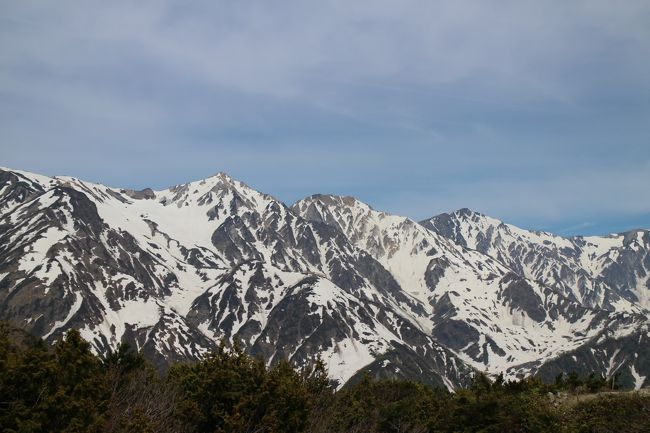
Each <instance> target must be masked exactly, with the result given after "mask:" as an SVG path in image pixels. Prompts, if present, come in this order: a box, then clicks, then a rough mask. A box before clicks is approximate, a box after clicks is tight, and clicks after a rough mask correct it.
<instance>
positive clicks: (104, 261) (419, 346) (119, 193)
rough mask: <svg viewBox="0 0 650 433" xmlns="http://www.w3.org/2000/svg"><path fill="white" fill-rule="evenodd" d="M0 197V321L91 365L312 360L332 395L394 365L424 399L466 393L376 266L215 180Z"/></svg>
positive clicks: (237, 186)
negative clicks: (418, 381) (385, 359)
mask: <svg viewBox="0 0 650 433" xmlns="http://www.w3.org/2000/svg"><path fill="white" fill-rule="evenodd" d="M0 181H1V182H2V183H1V184H0V319H4V320H9V321H11V322H12V323H14V324H16V325H18V326H20V327H22V328H23V329H26V330H28V331H30V332H33V333H35V334H37V335H40V336H43V337H44V338H45V339H46V340H49V341H53V340H55V339H57V338H59V337H60V336H61V334H62V333H63V332H64V331H65V330H67V329H69V328H78V329H80V330H81V332H82V335H83V336H84V337H85V338H86V339H88V340H89V341H91V342H92V344H93V346H94V347H95V349H96V350H97V351H98V352H105V351H107V350H109V349H111V348H113V347H115V345H116V344H117V343H118V342H119V341H121V340H126V341H129V342H131V343H132V344H135V345H136V347H139V348H141V349H142V350H144V351H145V353H146V354H147V355H148V356H150V357H151V358H152V359H154V360H155V362H156V363H157V365H158V366H159V367H161V368H162V367H164V365H165V364H166V363H168V362H169V361H170V360H187V359H197V358H200V357H202V356H204V355H205V354H206V352H207V351H209V350H210V349H211V348H212V347H213V346H214V344H216V343H217V342H218V341H220V340H221V339H226V340H227V341H230V342H234V341H240V342H242V344H244V346H245V347H246V348H247V349H248V350H249V351H250V352H251V353H254V354H259V355H260V356H263V357H264V359H266V360H268V361H269V362H273V361H274V360H277V359H280V358H281V357H286V358H289V359H291V360H293V361H294V362H296V363H298V364H301V363H304V362H308V360H310V359H312V358H313V357H315V355H316V354H318V353H322V354H323V357H324V359H325V361H326V362H327V364H328V367H329V370H330V373H331V374H332V375H333V376H334V378H336V379H338V380H339V381H340V383H343V382H344V381H345V380H347V379H348V378H349V377H350V376H352V375H353V374H354V373H355V372H356V371H357V370H358V369H359V368H361V367H363V366H364V365H366V364H369V363H371V362H373V361H374V359H375V358H376V357H378V356H380V355H382V354H386V353H401V354H402V357H406V358H409V359H413V358H418V359H422V360H424V361H423V362H422V365H427V366H428V367H429V371H427V372H426V373H427V374H428V375H431V376H432V377H434V379H433V381H434V382H437V383H439V384H443V383H444V384H448V385H449V386H453V385H455V384H459V383H464V382H465V381H466V380H467V379H468V375H469V373H470V370H469V369H468V368H467V367H465V366H464V365H463V363H462V362H461V361H459V360H457V359H456V358H455V356H454V355H453V354H452V353H451V352H450V351H448V350H447V349H445V348H444V347H441V346H440V345H438V344H437V343H436V342H435V340H434V339H433V338H432V337H431V336H430V335H428V333H427V332H425V330H423V329H421V328H420V327H418V326H417V324H416V323H414V322H412V321H410V320H409V318H408V317H407V315H406V312H409V311H411V310H412V309H417V307H418V304H417V302H415V301H414V300H413V299H411V298H410V297H409V296H407V295H405V294H404V292H403V291H402V289H401V287H400V285H399V284H398V282H397V281H395V279H394V278H393V277H392V275H391V274H390V273H389V272H388V271H387V270H386V269H385V268H384V267H383V266H382V265H381V264H380V263H379V262H377V261H376V260H375V259H373V258H372V257H371V256H370V255H369V254H368V253H366V252H365V251H363V250H361V249H358V248H356V247H355V246H354V245H352V244H350V243H349V242H348V240H347V239H346V237H345V236H343V235H342V234H341V233H340V232H339V231H337V230H335V229H333V228H332V227H330V226H328V225H326V224H319V223H314V222H309V221H306V220H305V219H303V218H301V217H299V216H296V215H295V214H293V213H292V212H291V211H290V210H289V209H288V208H287V207H286V206H285V205H284V204H282V203H280V202H278V201H277V200H275V199H273V198H272V197H270V196H268V195H265V194H261V193H258V192H256V191H254V190H252V189H251V188H249V187H247V186H246V185H244V184H243V183H241V182H237V181H235V180H233V179H231V178H230V177H228V176H227V175H225V174H218V175H215V176H213V177H210V178H208V179H204V180H201V181H197V182H191V183H188V184H184V185H179V186H176V187H173V188H169V189H166V190H162V191H152V190H143V191H132V190H123V189H114V188H109V187H106V186H103V185H98V184H92V183H88V182H84V181H81V180H78V179H75V178H68V177H56V178H48V177H44V176H39V175H34V174H31V173H25V172H20V171H16V170H13V171H12V170H8V169H3V170H0ZM398 375H399V374H398Z"/></svg>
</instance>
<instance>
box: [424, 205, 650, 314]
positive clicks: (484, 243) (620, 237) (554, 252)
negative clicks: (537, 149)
mask: <svg viewBox="0 0 650 433" xmlns="http://www.w3.org/2000/svg"><path fill="white" fill-rule="evenodd" d="M421 224H422V225H423V226H424V227H426V228H428V229H430V230H432V231H434V232H436V233H438V234H439V235H441V236H444V237H446V238H447V239H450V240H452V241H453V242H455V243H457V244H459V245H462V246H465V247H467V248H470V249H474V250H477V251H479V252H481V253H483V254H486V255H488V256H490V257H492V258H494V259H496V260H498V261H499V262H501V263H503V264H504V265H506V266H508V267H510V268H511V269H512V270H514V271H515V272H516V273H517V274H518V275H521V276H524V277H526V278H530V279H534V280H537V281H539V282H540V283H542V284H545V285H548V286H549V287H553V288H555V289H557V290H559V291H561V292H562V293H564V294H565V295H566V296H568V297H570V298H573V299H575V300H577V301H578V302H580V303H581V304H583V305H585V306H589V307H600V308H605V309H609V310H612V311H628V312H640V313H644V314H648V312H649V311H650V232H649V231H648V230H634V231H630V232H627V233H622V234H616V235H610V236H602V237H598V236H590V237H581V236H576V237H571V238H562V237H559V236H555V235H553V234H551V233H545V232H531V231H526V230H522V229H519V228H517V227H515V226H512V225H509V224H505V223H503V222H501V221H499V220H496V219H494V218H490V217H488V216H485V215H482V214H480V213H476V212H472V211H470V210H469V209H461V210H459V211H456V212H453V213H451V214H442V215H438V216H435V217H433V218H431V219H428V220H425V221H422V222H421Z"/></svg>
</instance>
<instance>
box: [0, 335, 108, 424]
mask: <svg viewBox="0 0 650 433" xmlns="http://www.w3.org/2000/svg"><path fill="white" fill-rule="evenodd" d="M0 344H1V345H2V346H3V349H1V350H0V353H3V354H8V353H10V352H13V353H12V356H11V357H9V356H6V355H5V358H4V359H3V368H2V371H1V372H0V390H1V392H0V395H2V398H1V399H2V401H0V425H1V426H2V427H3V431H5V432H51V431H58V432H99V431H101V428H102V425H103V419H102V414H103V413H104V411H105V410H106V404H107V396H108V388H107V384H106V382H105V380H104V375H103V374H102V373H103V370H102V366H101V363H100V361H99V359H97V357H95V356H94V355H93V354H92V353H91V352H90V346H89V345H88V343H87V342H85V341H84V340H83V339H82V338H81V336H80V335H79V333H78V332H77V331H70V332H68V333H67V334H66V336H65V338H64V339H63V340H61V341H60V342H58V343H57V344H56V345H55V346H54V349H53V350H48V348H46V347H45V345H44V344H43V343H42V342H40V343H36V344H34V345H32V346H30V347H28V348H26V349H23V350H21V351H15V350H14V349H15V348H14V349H12V348H10V343H9V341H8V340H7V339H6V338H5V339H4V340H3V341H1V342H0Z"/></svg>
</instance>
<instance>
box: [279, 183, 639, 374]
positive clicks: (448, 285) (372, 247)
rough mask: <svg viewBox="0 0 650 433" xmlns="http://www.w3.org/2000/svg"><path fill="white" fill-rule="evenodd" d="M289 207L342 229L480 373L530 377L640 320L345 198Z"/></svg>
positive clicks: (416, 315)
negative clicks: (607, 332) (603, 335)
mask: <svg viewBox="0 0 650 433" xmlns="http://www.w3.org/2000/svg"><path fill="white" fill-rule="evenodd" d="M292 208H293V210H294V211H295V212H296V213H297V214H299V215H301V216H303V217H305V218H308V219H310V220H312V221H316V222H324V223H326V224H329V225H331V226H332V227H335V228H337V229H339V230H341V231H342V232H343V233H345V235H346V236H347V238H348V239H349V240H350V242H352V243H353V244H355V245H356V246H358V247H359V248H362V249H364V250H366V251H367V252H368V253H369V254H371V255H372V256H373V257H375V258H376V259H377V260H378V261H379V262H380V263H381V264H382V265H384V267H385V268H386V269H388V270H389V271H390V272H391V273H392V274H393V275H394V276H395V278H396V280H397V281H398V282H399V283H400V285H401V286H402V288H403V289H404V290H405V292H406V293H407V294H409V295H410V296H412V297H413V298H414V299H416V300H417V301H418V302H419V304H420V306H421V308H419V309H418V310H413V311H412V312H411V316H412V317H413V319H414V320H415V321H416V322H417V323H419V324H420V326H421V327H422V328H424V329H427V330H428V329H431V332H432V335H434V337H435V338H436V339H437V341H439V342H440V343H442V344H444V345H445V346H446V347H448V348H450V349H452V350H454V351H455V352H456V353H458V355H459V356H461V358H462V359H464V360H465V361H466V362H468V363H469V364H470V365H473V366H474V367H476V368H479V369H482V370H487V371H489V372H492V373H498V372H501V371H504V372H508V373H510V374H516V373H530V372H532V371H534V370H535V368H536V367H537V366H539V365H540V364H541V363H543V362H544V361H545V360H547V359H552V358H554V357H555V356H557V355H558V354H560V353H562V352H565V351H567V350H571V349H574V348H577V347H580V346H582V345H584V344H586V343H587V342H589V341H590V340H591V339H592V338H594V337H595V336H597V335H599V334H600V333H601V332H602V331H603V330H605V329H610V330H618V331H617V332H620V333H621V334H623V335H624V334H627V333H629V332H632V331H633V330H634V329H636V326H638V324H639V323H642V322H644V320H645V318H644V317H643V316H641V315H630V314H626V313H614V314H612V313H609V312H607V311H603V310H600V309H592V308H589V307H586V306H583V305H581V304H580V303H579V302H577V301H576V300H575V299H572V298H570V297H566V296H564V295H563V294H562V293H559V292H557V291H555V290H552V289H550V288H549V287H547V286H544V285H543V284H540V283H539V282H536V281H533V280H530V279H527V278H525V276H524V275H518V274H517V273H516V272H513V271H512V270H511V268H509V267H508V266H506V265H504V264H502V263H500V262H499V261H497V260H494V259H492V258H490V257H489V256H486V255H484V254H482V253H479V252H477V251H474V250H468V249H466V248H464V247H463V246H461V245H458V244H456V243H454V242H450V239H447V238H445V237H443V236H441V235H439V234H438V233H436V232H435V231H431V230H428V229H427V228H426V227H424V226H422V225H420V224H417V223H415V222H414V221H411V220H409V219H408V218H404V217H398V216H394V215H389V214H386V213H383V212H378V211H375V210H374V209H372V208H371V207H369V206H368V205H366V204H364V203H361V202H359V201H358V200H356V199H354V198H352V197H337V196H324V195H315V196H311V197H308V198H306V199H304V200H301V201H299V202H297V203H296V204H294V205H293V207H292Z"/></svg>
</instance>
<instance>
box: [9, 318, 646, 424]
mask: <svg viewBox="0 0 650 433" xmlns="http://www.w3.org/2000/svg"><path fill="white" fill-rule="evenodd" d="M613 385H614V387H615V385H616V384H615V383H614V384H613ZM611 386H612V383H609V382H605V381H604V380H602V379H599V378H598V377H596V376H594V375H592V376H591V377H583V378H580V377H578V376H577V375H576V374H569V375H566V376H558V378H557V379H556V381H555V383H553V384H545V383H543V382H542V381H540V380H539V379H534V378H528V379H524V380H521V381H516V382H515V381H504V380H502V379H501V378H497V379H496V380H495V381H491V380H489V379H488V378H487V377H486V376H485V375H482V374H478V375H476V377H475V378H474V381H473V383H472V384H471V386H469V387H468V388H465V389H459V390H458V391H457V392H455V393H453V394H452V393H449V392H448V391H447V390H446V389H434V388H429V387H427V386H425V385H423V384H420V383H416V382H409V381H397V380H383V381H378V380H373V379H371V378H370V376H368V375H366V376H365V377H362V378H361V379H360V380H359V381H358V382H356V383H354V384H348V385H347V386H346V387H344V388H343V389H342V390H340V391H335V390H334V388H332V387H331V385H330V381H329V379H328V377H327V372H326V371H325V369H324V367H323V364H322V362H320V361H319V360H316V361H315V362H313V363H312V364H310V366H307V367H303V368H301V369H296V368H294V367H293V366H292V365H291V364H289V363H287V362H278V363H276V364H275V365H274V366H273V367H271V368H267V367H266V366H265V364H264V363H263V362H261V361H259V360H257V359H254V358H251V357H250V356H248V355H246V354H245V353H244V352H243V351H242V350H240V349H238V348H236V347H235V348H228V349H227V348H225V347H224V346H221V347H218V348H217V349H216V350H215V351H214V352H213V353H212V354H211V355H210V356H209V357H207V358H206V359H205V360H203V361H200V362H196V363H192V364H177V365H174V366H172V367H171V369H170V370H169V371H168V372H167V373H166V374H164V375H160V374H158V373H156V371H155V369H154V368H153V367H152V366H151V365H150V364H149V363H148V361H146V360H145V358H144V357H143V356H142V355H141V354H139V353H136V352H133V351H131V350H129V348H128V347H127V346H124V345H122V346H119V348H118V350H117V351H115V352H111V353H110V354H108V355H107V356H106V357H104V358H102V359H100V358H98V357H97V356H95V355H93V353H92V352H91V350H90V345H89V344H88V343H87V342H86V341H85V340H83V339H82V338H81V336H80V335H79V333H78V332H76V331H74V330H72V331H69V332H68V333H67V334H66V335H65V337H64V338H63V339H61V340H60V341H58V342H57V343H56V344H55V345H54V346H49V345H46V344H44V343H43V342H42V340H40V339H37V338H34V337H31V336H29V335H28V334H26V333H24V332H23V331H20V330H17V329H15V328H12V327H10V326H8V325H3V324H0V429H1V431H2V432H163V433H164V432H211V433H212V432H242V433H243V432H269V433H270V432H313V433H317V432H479V431H480V432H546V431H553V432H583V431H584V432H647V431H650V395H648V394H644V393H642V392H641V393H637V392H634V393H608V394H606V395H597V394H591V395H592V398H589V399H585V398H584V397H582V398H579V394H580V393H583V394H585V395H586V394H587V393H589V392H593V391H598V390H601V389H603V388H610V387H611Z"/></svg>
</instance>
